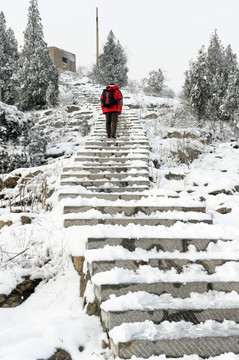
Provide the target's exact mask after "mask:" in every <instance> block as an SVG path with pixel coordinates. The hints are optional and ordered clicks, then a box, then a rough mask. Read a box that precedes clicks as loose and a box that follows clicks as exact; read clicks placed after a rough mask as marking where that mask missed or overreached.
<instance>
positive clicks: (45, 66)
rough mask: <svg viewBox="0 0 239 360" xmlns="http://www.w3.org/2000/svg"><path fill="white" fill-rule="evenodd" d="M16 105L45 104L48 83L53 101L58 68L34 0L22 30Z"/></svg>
mask: <svg viewBox="0 0 239 360" xmlns="http://www.w3.org/2000/svg"><path fill="white" fill-rule="evenodd" d="M17 77H18V82H19V83H18V87H19V99H18V101H19V105H20V107H21V108H22V109H23V110H30V109H32V108H33V107H34V106H40V107H42V106H45V105H46V104H47V99H46V94H47V89H48V86H49V84H50V87H51V88H50V90H49V89H48V97H49V91H50V92H53V94H50V95H51V99H52V98H53V101H51V102H53V103H54V104H55V103H56V101H57V97H58V72H57V69H56V68H55V66H54V65H53V63H52V60H51V58H50V55H49V52H48V49H47V45H46V43H45V41H44V40H43V29H42V24H41V18H40V14H39V10H38V2H37V0H30V6H29V9H28V22H27V27H26V30H25V32H24V46H23V49H22V52H21V54H20V59H19V71H18V74H17Z"/></svg>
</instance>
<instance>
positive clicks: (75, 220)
mask: <svg viewBox="0 0 239 360" xmlns="http://www.w3.org/2000/svg"><path fill="white" fill-rule="evenodd" d="M99 215H100V214H99ZM77 216H78V217H77ZM108 216H109V215H108ZM154 216H157V218H152V217H149V216H148V217H146V216H145V217H143V216H141V217H135V218H134V217H122V218H119V217H117V216H116V217H114V216H111V217H107V218H104V217H102V215H101V217H95V218H94V217H91V218H89V217H86V216H84V215H82V216H81V217H79V215H78V214H75V215H74V214H73V215H72V214H66V215H65V220H64V227H66V228H67V227H70V226H93V225H99V224H101V225H121V226H127V225H129V224H134V225H140V226H145V225H147V226H159V225H163V226H166V227H169V226H173V225H174V224H176V222H178V221H180V222H183V223H191V224H197V223H205V224H212V220H211V219H210V218H209V217H207V216H205V218H203V217H200V218H199V217H198V218H197V217H196V216H193V215H191V216H190V218H189V217H188V218H187V220H185V218H184V217H181V216H180V215H178V217H176V218H172V219H170V218H168V216H169V215H168V213H167V214H166V215H164V214H162V216H164V217H162V218H160V216H159V214H158V213H155V214H154Z"/></svg>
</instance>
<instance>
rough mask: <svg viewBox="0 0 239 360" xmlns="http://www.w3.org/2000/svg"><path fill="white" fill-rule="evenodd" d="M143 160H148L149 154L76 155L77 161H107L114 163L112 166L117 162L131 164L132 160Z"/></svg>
mask: <svg viewBox="0 0 239 360" xmlns="http://www.w3.org/2000/svg"><path fill="white" fill-rule="evenodd" d="M133 160H135V161H137V160H138V161H141V163H143V162H148V157H147V156H143V155H140V154H135V155H131V154H130V155H128V156H124V157H123V156H122V157H116V156H111V157H99V156H98V157H92V158H90V157H83V156H81V157H79V156H78V157H75V162H86V163H88V164H89V163H105V164H110V163H111V164H112V166H113V165H114V163H115V162H119V163H122V164H126V163H127V164H130V163H131V161H133Z"/></svg>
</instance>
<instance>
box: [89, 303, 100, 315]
mask: <svg viewBox="0 0 239 360" xmlns="http://www.w3.org/2000/svg"><path fill="white" fill-rule="evenodd" d="M86 314H87V315H89V316H92V315H96V316H100V309H99V306H98V305H97V304H96V303H88V304H87V307H86Z"/></svg>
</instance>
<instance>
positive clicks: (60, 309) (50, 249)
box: [0, 73, 239, 360]
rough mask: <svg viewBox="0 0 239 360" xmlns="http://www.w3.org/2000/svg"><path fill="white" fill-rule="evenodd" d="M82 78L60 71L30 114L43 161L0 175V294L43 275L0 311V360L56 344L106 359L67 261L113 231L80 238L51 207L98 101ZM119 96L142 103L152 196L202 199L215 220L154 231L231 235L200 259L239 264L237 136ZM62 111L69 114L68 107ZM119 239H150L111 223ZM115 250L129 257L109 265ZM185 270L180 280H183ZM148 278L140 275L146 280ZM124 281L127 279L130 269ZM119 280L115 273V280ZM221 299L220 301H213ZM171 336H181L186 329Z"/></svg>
mask: <svg viewBox="0 0 239 360" xmlns="http://www.w3.org/2000/svg"><path fill="white" fill-rule="evenodd" d="M87 81H88V80H87V79H78V78H77V77H75V76H73V75H71V74H70V73H66V74H63V75H62V78H61V91H60V99H61V102H60V105H59V107H58V108H57V109H51V111H50V112H48V111H39V112H37V114H36V115H37V117H38V119H39V124H41V126H42V127H43V128H44V129H45V130H44V131H45V132H46V133H48V134H52V135H51V141H50V142H49V144H48V155H49V163H48V164H45V165H43V166H39V167H35V168H28V169H16V170H14V171H13V172H12V173H11V174H5V175H3V176H1V180H2V181H3V182H5V183H6V180H7V179H9V178H13V184H15V185H14V186H13V185H12V187H6V186H5V187H3V188H1V192H0V196H1V197H0V204H1V208H0V221H1V222H2V223H0V224H2V225H3V226H2V228H1V229H0V264H1V265H0V266H1V268H0V270H1V272H0V294H3V295H9V294H10V293H11V291H12V290H14V289H15V287H16V285H17V284H19V283H21V282H22V281H23V280H24V279H25V278H26V277H27V276H30V277H31V278H32V279H43V281H41V282H40V284H39V285H38V286H37V287H36V289H35V292H34V293H33V294H32V295H31V296H30V297H29V298H28V299H27V300H26V301H25V302H24V303H23V304H22V305H20V306H18V307H16V308H0V359H1V360H33V359H40V358H41V359H48V358H49V357H50V356H51V355H52V354H53V353H54V352H55V349H56V348H62V349H65V350H66V351H67V352H69V353H70V355H71V357H72V359H73V360H77V359H84V358H85V359H96V358H97V359H99V358H100V359H101V358H102V359H110V358H111V357H112V354H111V352H110V351H109V350H105V349H103V348H102V340H104V341H105V342H107V339H106V335H105V334H104V333H103V330H102V328H101V325H100V321H99V319H98V318H97V317H95V316H91V317H89V316H88V315H86V313H85V311H84V310H83V309H82V308H83V301H82V299H81V298H80V297H79V276H78V274H77V273H76V271H75V270H74V267H73V264H72V261H71V255H74V256H76V255H78V256H82V255H84V254H85V242H86V240H87V238H88V237H90V236H95V237H103V236H107V234H111V231H112V227H111V226H110V225H108V226H102V227H101V226H99V227H98V228H97V230H96V229H95V227H87V226H86V227H85V228H84V233H83V234H79V233H78V231H77V228H76V227H73V228H69V229H64V228H63V206H64V205H66V204H67V200H64V201H61V202H60V203H59V202H58V191H59V188H60V174H61V172H62V169H63V167H68V166H70V165H71V164H72V161H73V160H72V155H73V154H75V152H76V150H79V149H83V146H84V135H85V134H84V133H80V131H77V128H78V126H79V123H78V121H80V123H82V121H84V119H85V118H88V119H87V123H88V125H89V126H90V125H91V123H92V121H93V119H94V118H95V117H97V116H98V113H97V111H96V110H95V107H94V102H95V101H96V100H97V99H98V98H99V95H100V92H101V89H100V88H99V87H97V86H95V85H92V84H91V83H89V82H87ZM123 93H124V95H125V98H126V99H125V105H127V106H129V107H132V106H133V107H135V108H137V107H138V105H139V104H141V105H142V106H143V108H140V109H136V112H137V114H138V116H139V117H140V119H141V121H142V124H143V126H144V127H145V129H146V130H147V132H148V136H149V141H150V145H151V154H150V158H151V162H150V164H151V168H150V174H151V177H152V180H153V181H154V185H153V187H152V189H151V192H152V194H155V195H156V194H157V195H160V194H171V195H172V196H173V195H177V194H178V191H180V194H181V198H182V199H183V200H184V202H185V203H186V204H190V203H191V202H192V200H196V201H197V202H199V203H203V204H205V205H206V207H207V213H208V214H209V215H210V216H212V217H213V221H214V225H213V227H212V228H211V227H209V226H208V225H207V224H200V225H197V224H192V225H191V226H188V227H187V233H186V234H185V226H184V225H183V224H181V223H178V224H175V225H174V226H172V227H170V228H164V227H161V233H162V235H164V236H165V237H167V236H172V237H178V236H180V234H183V236H184V237H190V236H192V235H193V234H195V233H197V235H198V236H205V237H208V238H214V237H218V238H220V239H227V238H230V239H232V240H233V241H232V242H231V243H230V245H229V244H228V243H224V242H223V241H222V242H221V243H220V242H218V243H217V244H214V245H213V244H212V245H211V247H210V248H209V249H208V250H207V254H202V257H203V256H204V257H207V256H210V257H212V256H213V254H220V255H222V254H223V256H224V257H225V258H233V259H235V260H236V259H239V242H238V241H239V226H238V216H239V176H238V174H239V156H238V153H239V149H238V142H237V141H236V140H237V139H235V138H233V137H232V134H231V133H230V132H229V131H228V129H225V131H224V132H223V136H224V139H222V138H221V139H217V140H214V139H213V138H212V131H211V130H212V129H210V127H208V128H206V127H204V128H203V129H202V128H195V123H194V122H193V121H194V120H193V118H192V117H188V118H187V117H185V114H184V115H182V116H181V117H180V116H179V115H178V114H179V113H180V114H181V112H180V111H179V110H178V106H179V107H180V104H179V101H178V100H171V99H170V100H165V99H157V98H155V97H154V98H150V97H145V96H143V95H142V94H141V93H138V94H134V95H131V94H129V93H127V91H123ZM70 106H71V107H72V109H69V107H70ZM74 106H75V109H74ZM71 110H73V111H72V112H68V111H71ZM74 110H75V111H74ZM175 119H180V121H179V120H178V121H176V120H175ZM56 123H57V125H56ZM78 129H79V128H78ZM176 132H177V134H176ZM173 133H174V134H173ZM214 133H215V134H217V133H219V134H220V129H214ZM169 134H171V135H169ZM172 134H173V135H172ZM221 135H222V134H221ZM174 136H177V137H174ZM205 138H207V139H209V140H210V141H208V143H207V144H205V142H204V141H203V140H205ZM231 140H233V141H231ZM189 145H190V148H191V149H193V150H195V153H197V158H195V160H193V161H192V162H190V163H181V162H180V160H182V159H184V157H183V153H186V149H187V148H189ZM179 150H181V152H180V151H179ZM196 150H197V151H196ZM187 151H188V150H187ZM59 155H61V156H60V157H57V158H55V157H56V156H59ZM159 165H160V166H159ZM14 179H15V181H14ZM0 185H1V182H0ZM202 197H203V199H202ZM24 199H26V200H24ZM173 202H174V203H175V204H176V203H177V199H174V200H173V199H172V203H173ZM71 203H72V201H71ZM82 204H84V205H85V204H87V200H82ZM106 205H107V204H106ZM218 210H219V211H220V212H218ZM23 215H24V216H27V217H29V218H30V223H28V224H22V222H23V221H22V216H23ZM9 221H10V223H8V224H7V222H9ZM10 224H11V225H10ZM8 225H10V226H8ZM114 229H116V227H114ZM211 229H213V231H212V230H211ZM114 231H115V230H114ZM117 234H118V235H119V236H121V234H122V236H124V237H125V236H129V237H131V236H132V235H134V236H138V237H140V236H144V237H150V236H153V230H152V228H150V227H147V226H144V227H140V226H135V225H128V226H127V227H125V228H124V229H123V228H122V227H121V226H118V227H117ZM79 235H80V237H81V243H80V244H79ZM195 251H196V249H195V248H194V247H193V246H192V247H191V248H190V251H189V256H190V258H191V259H193V257H194V253H195ZM120 252H121V253H124V254H123V255H124V256H125V258H128V254H127V251H126V250H123V249H120V248H116V249H115V251H114V252H113V251H110V253H108V257H109V259H116V258H117V257H118V256H119V253H120ZM86 256H87V253H86ZM90 256H91V257H92V256H93V255H92V253H91V255H89V259H88V260H90ZM100 256H101V251H100V250H99V251H98V252H97V251H96V253H95V257H96V258H100ZM130 256H131V257H132V258H133V259H137V257H139V256H141V257H143V256H144V254H143V253H140V254H139V253H130ZM153 256H154V253H153V252H152V257H153ZM174 256H178V254H177V253H176V254H174ZM215 256H216V255H215ZM142 271H143V270H142ZM195 271H196V273H195V274H197V276H198V277H199V279H200V278H201V279H203V276H204V274H203V272H201V270H200V269H197V268H195ZM227 271H228V272H229V273H231V274H232V276H233V278H235V279H236V278H238V277H239V269H238V266H235V264H233V263H232V264H231V266H228V267H227V269H226V273H227ZM124 273H125V272H124ZM189 273H190V271H188V272H186V273H185V274H183V275H182V277H183V276H185V278H184V279H186V278H187V276H189ZM146 274H147V273H146V272H144V273H143V275H144V276H145V275H146ZM123 275H124V276H126V278H128V277H129V274H128V273H127V274H126V275H125V274H123ZM109 276H111V275H109ZM117 276H119V274H115V277H116V278H117ZM121 276H122V274H121ZM182 280H183V278H182ZM91 296H92V292H91V289H88V299H90V297H91ZM197 300H198V301H199V300H200V299H197ZM137 301H138V300H137ZM220 301H224V299H218V302H220ZM225 301H227V304H228V306H232V307H233V306H235V302H237V301H238V300H237V297H231V298H230V297H228V298H227V299H226V300H225ZM105 306H107V305H105ZM120 306H124V305H122V304H121V305H120ZM215 306H216V305H215ZM178 331H185V328H184V327H182V328H181V329H179V330H178ZM79 347H81V351H79ZM154 359H156V358H154ZM164 359H165V357H164V356H159V357H157V360H164ZM183 359H184V360H186V359H187V360H189V359H190V360H198V359H199V357H198V356H196V355H192V356H184V358H183ZM214 359H215V360H216V359H217V360H219V359H220V360H228V359H230V360H234V359H239V356H236V355H233V354H229V355H221V356H219V357H216V358H214Z"/></svg>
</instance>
